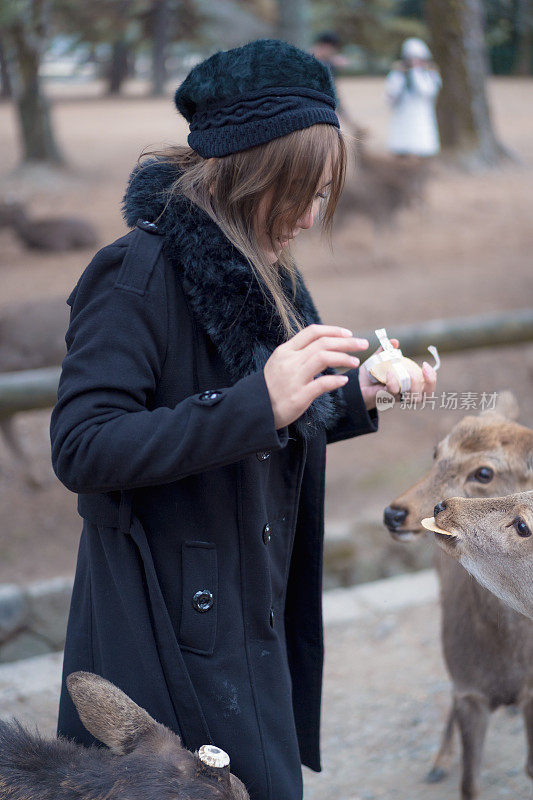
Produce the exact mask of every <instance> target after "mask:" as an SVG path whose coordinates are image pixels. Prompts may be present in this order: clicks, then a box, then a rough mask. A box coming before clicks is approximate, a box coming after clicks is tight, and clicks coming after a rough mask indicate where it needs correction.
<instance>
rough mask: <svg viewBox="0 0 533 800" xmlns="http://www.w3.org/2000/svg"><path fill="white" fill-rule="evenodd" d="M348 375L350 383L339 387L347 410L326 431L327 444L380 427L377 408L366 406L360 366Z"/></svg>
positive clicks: (372, 431)
mask: <svg viewBox="0 0 533 800" xmlns="http://www.w3.org/2000/svg"><path fill="white" fill-rule="evenodd" d="M346 375H347V376H348V383H345V384H344V386H342V387H341V388H340V389H338V392H339V393H340V394H341V397H342V400H343V405H344V406H345V411H344V414H342V415H341V416H340V417H339V419H338V420H337V422H336V423H335V425H334V427H333V428H330V429H329V431H327V432H326V441H327V444H332V443H333V442H340V441H342V440H343V439H351V438H352V437H354V436H361V435H362V434H364V433H375V431H377V429H378V412H377V411H376V409H375V408H372V409H370V411H367V409H366V406H365V401H364V399H363V395H362V393H361V386H360V385H359V368H357V369H351V370H349V371H348V372H347V373H346Z"/></svg>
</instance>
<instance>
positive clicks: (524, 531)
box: [507, 517, 531, 537]
mask: <svg viewBox="0 0 533 800" xmlns="http://www.w3.org/2000/svg"><path fill="white" fill-rule="evenodd" d="M511 525H513V527H514V529H515V530H516V532H517V534H518V535H519V536H523V537H526V536H531V531H530V529H529V528H528V526H527V525H526V523H525V522H524V520H523V519H522V517H515V518H514V519H513V521H512V522H510V523H509V525H507V527H508V528H510V527H511Z"/></svg>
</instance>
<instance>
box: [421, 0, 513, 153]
mask: <svg viewBox="0 0 533 800" xmlns="http://www.w3.org/2000/svg"><path fill="white" fill-rule="evenodd" d="M426 16H427V22H428V26H429V30H430V33H431V36H432V45H433V53H434V56H435V60H436V62H437V64H438V66H439V68H440V71H441V74H442V91H441V93H440V95H439V101H438V103H437V116H438V122H439V132H440V137H441V144H442V149H443V153H444V154H445V155H448V156H449V157H451V158H452V159H453V160H454V161H456V162H458V163H459V164H460V165H462V166H463V167H465V168H467V169H479V168H483V167H492V166H495V165H496V164H497V163H498V162H499V161H500V159H501V158H502V157H503V156H506V155H508V154H507V152H506V151H505V149H504V148H503V147H502V145H501V144H500V143H499V142H498V140H497V138H496V136H495V133H494V129H493V126H492V121H491V115H490V109H489V104H488V100H487V94H486V91H485V81H486V77H487V73H488V65H487V55H486V50H485V40H484V13H483V6H482V1H481V0H427V3H426Z"/></svg>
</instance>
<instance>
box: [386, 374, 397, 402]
mask: <svg viewBox="0 0 533 800" xmlns="http://www.w3.org/2000/svg"><path fill="white" fill-rule="evenodd" d="M385 390H386V391H387V392H388V393H389V394H392V395H394V396H395V397H396V396H399V394H400V381H399V380H398V378H397V377H396V373H395V372H393V370H392V369H389V370H387V382H386V384H385Z"/></svg>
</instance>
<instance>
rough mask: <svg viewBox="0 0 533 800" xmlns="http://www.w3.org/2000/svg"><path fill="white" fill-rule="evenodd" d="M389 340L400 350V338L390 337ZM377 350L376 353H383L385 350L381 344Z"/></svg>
mask: <svg viewBox="0 0 533 800" xmlns="http://www.w3.org/2000/svg"><path fill="white" fill-rule="evenodd" d="M389 342H390V343H391V345H392V346H393V347H395V348H396V350H398V349H399V348H400V342H399V340H398V339H389ZM375 352H376V353H382V352H383V347H382V346H381V345H380V346H379V347H378V349H377V350H376V351H375Z"/></svg>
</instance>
